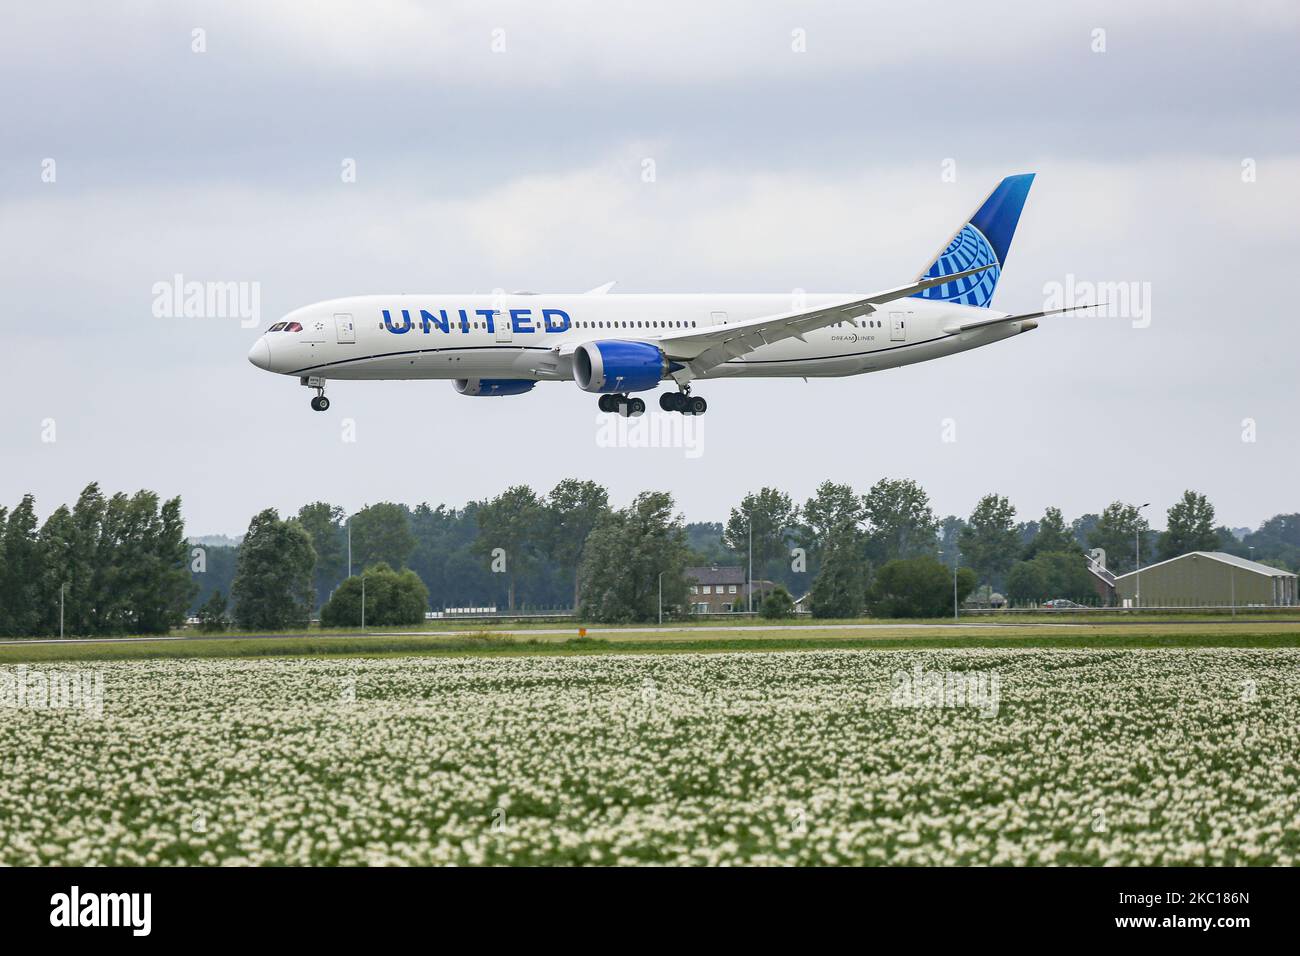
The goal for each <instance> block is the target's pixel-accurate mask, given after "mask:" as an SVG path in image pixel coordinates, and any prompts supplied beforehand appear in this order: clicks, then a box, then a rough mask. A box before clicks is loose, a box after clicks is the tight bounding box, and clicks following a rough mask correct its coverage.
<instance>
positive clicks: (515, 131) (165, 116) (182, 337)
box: [0, 0, 1300, 534]
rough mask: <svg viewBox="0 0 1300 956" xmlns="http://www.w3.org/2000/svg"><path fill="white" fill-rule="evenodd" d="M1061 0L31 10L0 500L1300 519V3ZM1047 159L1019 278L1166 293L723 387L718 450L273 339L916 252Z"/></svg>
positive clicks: (208, 519)
mask: <svg viewBox="0 0 1300 956" xmlns="http://www.w3.org/2000/svg"><path fill="white" fill-rule="evenodd" d="M1058 7H1063V5H1057V4H1043V3H1041V2H1025V3H1002V4H998V5H997V7H996V13H995V12H994V11H993V8H990V7H989V6H988V5H986V4H976V3H970V2H966V3H924V4H920V3H899V4H888V5H886V4H863V3H830V2H826V3H816V4H807V3H794V2H790V3H781V2H753V0H747V2H741V0H735V2H721V3H709V4H701V3H698V2H680V3H678V2H668V0H656V2H654V3H644V2H636V3H631V2H628V3H621V2H606V3H599V4H595V3H578V2H569V3H540V2H509V3H491V2H482V0H479V2H472V3H470V2H465V3H451V2H438V3H432V2H430V3H428V4H419V3H406V2H395V0H390V2H377V3H335V2H315V3H311V4H290V3H283V4H280V3H268V2H264V0H263V2H247V3H242V2H223V3H215V2H213V3H176V2H169V3H146V2H139V3H132V4H124V5H118V4H114V5H107V4H105V5H94V6H91V5H86V4H80V3H61V2H44V3H40V4H23V5H20V6H17V7H16V8H13V9H10V10H8V11H7V12H6V15H5V16H6V26H5V29H4V31H3V32H0V141H2V142H3V148H2V149H0V285H2V287H3V289H4V290H5V294H6V295H5V298H6V301H7V306H6V311H7V315H6V317H5V318H4V320H3V328H4V329H5V333H6V335H5V343H4V346H3V348H0V356H2V358H0V397H2V398H3V401H4V408H5V413H4V416H3V418H2V419H0V457H2V459H3V468H2V469H0V501H2V502H3V503H5V504H10V505H11V504H12V503H13V502H14V501H15V500H17V498H19V497H20V496H21V495H22V494H23V493H24V492H27V491H31V492H34V493H35V494H36V495H37V498H38V505H39V507H40V511H41V513H42V514H46V513H48V512H49V511H50V510H51V509H52V508H53V507H55V506H56V505H57V504H58V503H61V502H64V501H71V500H72V499H74V498H75V496H76V495H77V493H78V491H79V490H80V489H81V487H82V486H84V485H85V484H86V483H87V482H89V481H91V480H98V481H99V482H100V483H101V484H102V485H103V486H104V487H105V489H106V490H108V491H110V492H111V491H118V490H124V491H132V490H134V489H136V488H139V487H147V488H152V489H154V490H157V491H158V492H160V493H162V494H163V495H167V496H171V495H181V496H182V498H183V500H184V506H185V514H186V518H187V527H188V529H189V531H190V532H191V533H192V534H208V533H230V534H237V533H242V531H243V530H244V529H245V527H246V526H247V523H248V519H249V517H250V516H251V515H252V514H253V513H254V512H255V511H257V510H259V509H261V508H264V507H267V506H274V507H278V508H280V509H281V510H282V511H286V512H292V511H295V510H296V509H297V508H298V506H299V505H301V504H302V503H304V502H307V501H311V500H316V499H325V500H329V501H331V502H335V503H338V504H341V505H343V506H344V507H346V508H348V509H356V508H359V507H361V506H362V505H364V504H366V503H370V502H375V501H379V500H397V501H404V502H407V503H410V504H412V505H414V504H416V503H418V502H420V501H422V500H428V501H430V502H435V503H436V502H445V503H448V504H456V505H459V504H463V503H464V502H465V501H466V500H469V499H473V498H481V497H485V496H490V495H493V494H495V493H497V492H499V491H501V490H502V489H504V488H505V487H507V486H508V485H511V484H516V483H527V484H530V485H532V486H533V487H534V488H537V489H538V490H539V491H544V490H546V489H549V488H550V487H551V486H552V485H554V483H555V482H556V481H558V480H559V479H561V478H564V477H567V476H580V477H590V478H594V479H596V480H599V481H601V482H603V483H605V484H607V485H608V486H609V487H610V489H611V492H612V495H613V497H614V500H615V502H616V503H618V504H623V503H626V502H627V501H628V500H630V499H631V497H632V496H633V495H634V494H635V493H636V492H637V491H640V490H642V489H646V488H665V489H669V490H671V491H672V492H673V493H674V494H675V495H676V497H677V500H678V503H679V505H680V507H681V509H682V511H683V512H684V513H685V515H686V516H687V518H688V519H690V520H721V519H724V518H725V516H726V513H727V510H728V508H729V507H731V506H732V505H734V504H735V503H736V502H737V501H738V500H739V498H740V497H741V495H743V494H744V493H745V492H746V491H748V490H752V489H756V488H758V487H759V486H761V485H776V486H779V487H782V488H784V489H786V490H788V491H790V492H791V493H792V494H793V495H794V496H795V497H796V499H799V500H802V499H803V498H805V497H807V495H808V494H810V493H811V492H812V490H813V489H814V488H815V487H816V485H817V484H818V483H819V482H821V481H822V480H823V479H826V478H832V479H835V480H838V481H848V482H852V483H853V484H854V485H855V486H857V487H859V488H861V489H863V490H865V489H866V488H867V487H868V486H870V485H871V484H872V483H873V482H874V481H876V480H877V479H879V478H881V477H885V476H889V477H911V478H915V479H917V480H918V481H920V482H921V483H922V484H923V485H924V486H925V488H926V489H927V490H928V491H929V492H930V495H931V497H932V500H933V504H934V506H935V509H936V510H937V511H938V512H939V513H940V514H947V513H957V514H963V515H964V514H966V513H968V512H969V510H970V508H971V507H972V505H973V504H974V503H975V501H976V500H977V499H978V498H979V496H980V495H982V494H984V493H985V492H988V491H998V492H1001V493H1003V494H1007V495H1009V496H1010V497H1011V499H1012V501H1013V502H1014V503H1015V504H1016V505H1017V507H1018V509H1019V511H1020V514H1021V516H1022V517H1023V518H1037V517H1039V516H1040V515H1041V513H1042V511H1043V509H1044V507H1046V506H1048V505H1057V506H1059V507H1061V508H1062V509H1063V510H1064V511H1065V513H1066V515H1067V517H1074V516H1076V515H1078V514H1080V513H1083V512H1088V511H1099V510H1101V508H1102V507H1104V506H1105V504H1106V503H1107V502H1109V501H1111V500H1114V499H1117V498H1118V499H1123V500H1127V501H1135V502H1139V503H1140V502H1143V501H1151V502H1153V503H1154V507H1153V509H1152V511H1153V512H1155V513H1154V514H1153V515H1152V517H1153V519H1154V523H1155V524H1157V525H1162V524H1163V511H1164V510H1165V509H1166V508H1167V507H1168V506H1169V504H1171V503H1172V502H1173V501H1174V500H1175V499H1176V498H1177V497H1178V495H1179V494H1180V493H1181V492H1182V490H1183V489H1184V488H1188V487H1191V488H1195V489H1198V490H1200V491H1203V492H1205V493H1206V494H1208V495H1209V496H1210V498H1211V500H1212V501H1213V502H1214V503H1215V505H1216V506H1217V507H1218V509H1219V516H1220V518H1221V519H1222V520H1223V521H1225V522H1226V523H1228V524H1230V525H1234V526H1236V525H1251V526H1253V525H1256V524H1258V523H1259V522H1260V521H1262V520H1263V519H1265V518H1267V517H1269V516H1271V515H1272V514H1275V513H1277V512H1283V511H1286V512H1290V511H1297V510H1300V490H1297V484H1296V470H1297V469H1296V466H1297V463H1298V461H1300V452H1297V437H1300V436H1298V435H1297V431H1298V428H1297V417H1296V416H1297V402H1296V398H1297V386H1296V371H1297V360H1296V359H1297V347H1296V342H1297V337H1296V327H1297V322H1300V319H1298V318H1297V314H1296V305H1295V296H1294V285H1295V278H1294V277H1295V273H1296V268H1297V266H1296V263H1297V261H1300V229H1298V228H1297V221H1298V218H1300V107H1297V104H1296V97H1295V91H1296V89H1297V87H1298V86H1300V82H1298V81H1300V66H1297V59H1296V51H1297V49H1300V42H1298V41H1300V7H1298V6H1297V5H1296V4H1294V3H1291V2H1286V0H1277V2H1252V0H1241V2H1235V3H1232V4H1221V3H1218V4H1216V3H1209V2H1206V3H1199V2H1179V3H1173V2H1170V3H1143V4H1132V3H1126V2H1113V3H1112V2H1105V3H1079V4H1074V5H1072V7H1071V9H1070V10H1068V11H1067V10H1064V9H1063V8H1058ZM196 29H200V30H202V31H203V33H202V34H199V35H198V39H196V35H195V33H194V31H195V30H196ZM1098 31H1104V32H1100V33H1099V32H1098ZM200 41H201V42H200ZM196 45H198V46H202V47H204V49H203V51H202V52H195V49H194V48H195V46H196ZM494 46H495V47H496V48H497V50H496V51H494ZM502 47H504V49H501V48H502ZM801 47H802V51H800V48H801ZM1103 47H1104V50H1103V49H1102V48H1103ZM47 160H53V161H54V163H53V165H52V166H51V164H50V163H48V162H47ZM346 160H353V161H355V165H356V181H355V182H344V181H343V176H342V175H341V171H342V168H343V164H344V162H345V161H346ZM646 160H653V164H654V166H653V168H654V172H655V178H654V181H653V182H646V181H644V176H643V170H644V169H645V168H646V163H645V161H646ZM946 170H947V171H953V170H955V177H953V176H948V177H945V175H944V173H945V171H946ZM51 171H52V172H53V174H54V175H53V180H54V181H53V182H49V181H46V180H48V179H50V178H51V177H50V172H51ZM1028 171H1034V172H1037V173H1038V174H1039V175H1038V179H1037V181H1036V182H1035V185H1034V188H1033V191H1032V192H1031V194H1030V197H1029V202H1028V205H1027V206H1026V209H1025V213H1024V216H1023V217H1022V219H1021V222H1020V228H1019V231H1018V232H1017V234H1016V238H1015V242H1014V245H1013V248H1012V251H1011V254H1010V257H1009V264H1008V267H1007V268H1006V270H1005V272H1004V274H1003V277H1002V281H1001V283H1000V285H999V288H998V293H997V297H996V298H995V300H994V306H995V307H997V308H1001V309H1006V310H1014V311H1030V310H1036V309H1039V308H1042V307H1043V305H1044V301H1045V299H1046V297H1047V295H1048V293H1049V291H1050V284H1051V283H1065V282H1066V281H1067V277H1068V276H1073V277H1074V278H1075V280H1076V281H1079V282H1083V281H1092V282H1106V283H1133V284H1134V285H1133V286H1132V288H1134V289H1135V290H1137V292H1138V294H1139V296H1140V299H1139V300H1138V301H1139V303H1140V312H1141V314H1138V315H1136V316H1134V315H1123V316H1112V317H1102V318H1084V317H1067V318H1057V319H1048V320H1045V321H1043V323H1042V326H1041V328H1040V329H1039V330H1038V331H1036V332H1034V333H1032V334H1029V335H1024V336H1019V337H1016V338H1014V339H1012V340H1010V341H1007V342H1003V343H999V344H996V345H993V346H991V347H988V348H984V349H978V350H975V351H972V352H968V353H965V354H962V355H958V356H954V357H950V358H946V359H941V360H939V361H937V362H931V363H927V364H922V365H917V366H912V367H910V368H904V369H899V370H893V371H888V372H883V373H879V374H873V375H867V376H861V377H855V378H845V379H828V380H813V381H812V382H810V383H808V384H805V383H804V382H802V381H800V380H797V379H796V380H793V381H786V380H769V381H748V382H739V381H718V382H704V383H700V384H699V385H697V393H698V394H703V395H705V396H706V397H707V398H708V400H709V403H710V407H709V413H708V415H707V416H705V417H704V418H702V419H700V420H698V422H695V423H694V425H695V426H696V428H697V429H698V431H697V432H696V433H694V434H693V435H691V436H689V437H690V447H689V448H683V447H668V448H639V447H608V446H609V442H608V441H606V440H605V439H606V437H608V434H609V433H608V431H605V430H602V426H601V424H600V416H598V413H597V411H596V407H595V404H596V403H595V396H592V395H588V394H586V393H583V392H581V391H580V390H579V389H578V388H577V387H576V386H575V385H572V384H570V383H559V384H548V385H542V386H539V387H538V388H537V389H536V390H535V391H534V392H533V393H532V394H530V395H528V396H524V397H517V398H506V399H473V398H465V397H462V396H459V395H457V394H455V392H454V391H453V389H452V386H451V385H450V384H448V383H444V382H375V383H361V382H340V383H335V384H333V385H332V386H331V387H330V389H329V395H330V398H331V400H332V402H333V408H332V409H331V410H330V412H328V413H326V414H317V413H314V412H312V411H311V409H310V408H309V407H308V398H309V397H310V395H309V393H308V391H307V390H306V389H303V388H301V387H300V386H299V385H298V384H297V382H296V381H294V380H292V379H289V378H283V377H276V376H272V375H269V374H267V373H265V372H262V371H259V370H258V369H255V368H254V367H253V366H251V365H250V364H249V363H248V362H247V360H246V358H245V356H246V353H247V350H248V347H249V345H250V344H251V342H252V340H253V339H254V338H255V337H256V336H257V335H258V334H259V333H260V330H261V329H262V328H265V327H266V325H268V324H269V323H270V322H271V321H274V319H275V318H276V317H277V316H278V315H280V314H282V313H284V312H286V311H288V310H290V309H292V308H295V307H297V306H300V305H304V304H307V303H310V302H314V301H318V300H321V299H327V298H332V297H336V296H342V295H352V294H361V293H373V292H398V291H406V292H468V291H488V290H491V289H493V288H498V287H500V288H506V289H532V290H539V291H549V292H568V291H572V292H580V291H583V290H586V289H589V288H592V287H594V286H597V285H600V284H602V283H604V282H607V281H609V280H613V279H616V280H618V282H619V285H618V287H617V288H618V289H619V290H621V291H623V292H667V291H683V292H685V291H700V292H707V291H736V292H741V291H747V292H779V293H789V292H790V291H791V290H792V289H796V288H802V289H808V290H812V291H835V292H839V291H872V290H876V289H881V288H885V287H889V286H893V285H898V284H901V283H903V282H907V281H909V280H911V279H912V278H913V277H914V276H915V275H916V273H917V272H918V271H920V270H921V269H922V268H923V267H924V266H926V265H928V263H929V262H930V260H931V259H932V258H933V253H934V251H935V249H936V248H937V247H938V246H939V245H940V244H941V243H942V242H943V241H944V240H945V239H946V238H947V237H948V236H949V235H950V234H951V233H952V232H953V231H954V229H955V228H956V227H957V226H959V225H960V224H961V223H962V222H963V221H964V220H965V218H966V217H967V215H968V214H969V213H970V211H971V210H972V209H973V208H974V207H975V206H976V205H977V204H978V203H979V201H980V200H981V199H982V198H983V197H984V195H986V194H987V192H988V191H989V190H990V189H991V188H992V186H993V185H994V184H995V183H996V182H997V180H998V179H999V178H1000V177H1002V176H1004V175H1006V174H1009V173H1019V172H1028ZM176 274H181V275H183V276H184V277H185V278H186V279H187V280H199V281H223V282H224V281H235V282H245V283H258V288H259V289H260V307H261V315H260V322H259V328H257V329H249V328H243V327H241V324H240V322H239V320H238V319H237V318H216V317H212V318H190V319H186V318H157V317H155V316H154V315H153V312H152V305H153V298H154V295H153V287H154V284H155V283H157V282H160V281H168V280H170V279H171V277H172V276H173V275H176ZM651 404H652V406H653V405H654V403H653V399H652V402H651ZM345 419H350V420H351V421H352V423H353V425H354V431H353V434H355V439H356V440H355V441H345V440H344V438H345V437H348V435H347V434H345V432H344V420H345ZM954 435H955V438H956V440H955V441H945V440H944V439H945V437H947V438H952V437H954ZM1243 437H1245V438H1252V437H1253V439H1254V440H1253V441H1246V440H1243ZM51 439H53V440H51Z"/></svg>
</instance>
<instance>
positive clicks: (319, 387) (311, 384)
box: [302, 378, 330, 412]
mask: <svg viewBox="0 0 1300 956" xmlns="http://www.w3.org/2000/svg"><path fill="white" fill-rule="evenodd" d="M302 384H304V385H306V386H307V387H308V388H314V389H316V397H315V398H313V399H312V400H311V410H312V411H313V412H325V411H329V407H330V400H329V399H328V398H326V397H325V379H323V378H304V379H302Z"/></svg>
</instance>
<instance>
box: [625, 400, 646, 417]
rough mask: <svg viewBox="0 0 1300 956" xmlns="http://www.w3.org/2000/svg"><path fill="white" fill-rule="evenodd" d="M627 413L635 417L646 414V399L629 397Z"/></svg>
mask: <svg viewBox="0 0 1300 956" xmlns="http://www.w3.org/2000/svg"><path fill="white" fill-rule="evenodd" d="M627 413H628V414H629V415H631V416H632V417H633V418H635V417H637V416H639V415H644V414H645V401H643V400H642V399H639V398H629V399H628V400H627Z"/></svg>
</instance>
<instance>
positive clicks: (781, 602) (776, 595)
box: [759, 584, 794, 620]
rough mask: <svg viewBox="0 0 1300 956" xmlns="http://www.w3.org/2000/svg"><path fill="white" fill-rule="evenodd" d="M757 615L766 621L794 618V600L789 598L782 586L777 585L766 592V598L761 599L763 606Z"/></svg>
mask: <svg viewBox="0 0 1300 956" xmlns="http://www.w3.org/2000/svg"><path fill="white" fill-rule="evenodd" d="M759 613H761V614H762V615H763V617H765V618H767V619H768V620H780V619H782V618H788V617H794V598H793V597H791V596H790V592H789V591H787V590H786V589H785V586H784V585H781V584H778V585H776V586H775V587H773V588H772V590H771V591H769V592H767V597H765V598H763V606H762V608H761V609H760V611H759Z"/></svg>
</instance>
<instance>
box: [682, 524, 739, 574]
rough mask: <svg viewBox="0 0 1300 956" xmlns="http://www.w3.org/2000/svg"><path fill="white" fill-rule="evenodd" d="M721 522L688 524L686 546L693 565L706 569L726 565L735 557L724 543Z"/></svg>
mask: <svg viewBox="0 0 1300 956" xmlns="http://www.w3.org/2000/svg"><path fill="white" fill-rule="evenodd" d="M722 530H723V526H722V522H721V521H690V522H687V524H686V546H687V547H688V548H690V551H691V557H690V561H691V563H692V564H693V565H696V566H700V567H706V566H709V565H714V564H726V563H728V562H729V561H730V560H731V559H732V557H733V555H732V554H731V553H730V552H728V551H727V548H726V545H724V544H723V543H722Z"/></svg>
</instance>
